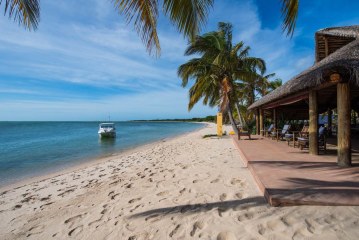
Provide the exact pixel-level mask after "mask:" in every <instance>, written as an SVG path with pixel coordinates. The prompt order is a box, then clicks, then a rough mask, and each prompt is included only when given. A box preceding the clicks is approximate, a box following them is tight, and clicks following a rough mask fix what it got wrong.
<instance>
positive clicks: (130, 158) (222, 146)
mask: <svg viewBox="0 0 359 240" xmlns="http://www.w3.org/2000/svg"><path fill="white" fill-rule="evenodd" d="M229 130H230V128H229V127H227V132H228V131H229ZM215 132H216V131H215V125H213V124H210V125H208V126H207V127H205V128H203V129H201V130H199V131H195V132H192V133H189V134H186V135H182V136H180V137H177V138H173V139H168V140H164V141H162V142H158V143H155V144H150V145H146V146H144V147H140V148H137V149H135V150H131V151H128V152H125V153H121V154H118V155H114V156H112V157H109V158H106V159H102V160H101V161H100V162H96V163H92V164H90V165H88V166H86V167H80V168H78V169H77V170H73V169H72V170H69V171H68V172H65V173H61V174H58V175H56V176H55V175H54V176H52V177H44V178H43V180H39V181H35V182H34V181H33V180H32V182H31V181H30V180H29V181H28V183H26V184H22V185H19V186H17V187H12V188H9V187H7V188H6V187H5V188H3V189H2V190H1V192H0V219H1V221H0V239H124V240H135V239H137V240H138V239H217V240H225V239H227V240H233V239H358V238H359V207H331V206H323V207H320V206H297V207H277V208H275V207H270V206H269V205H267V203H266V202H265V200H264V198H263V197H262V194H261V193H260V191H259V190H258V188H257V186H256V184H255V182H254V180H253V178H252V176H251V174H250V172H249V170H248V169H247V168H246V167H244V165H243V163H242V161H241V159H240V156H239V153H238V150H237V149H236V147H235V145H234V144H233V142H232V139H231V137H230V136H224V137H223V138H221V139H218V138H215V137H213V138H205V139H203V138H202V136H204V135H206V134H214V133H215ZM259 151H260V149H259Z"/></svg>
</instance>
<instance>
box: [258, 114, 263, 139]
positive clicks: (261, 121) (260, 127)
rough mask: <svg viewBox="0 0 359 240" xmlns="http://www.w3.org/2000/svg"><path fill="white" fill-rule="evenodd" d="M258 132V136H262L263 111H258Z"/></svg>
mask: <svg viewBox="0 0 359 240" xmlns="http://www.w3.org/2000/svg"><path fill="white" fill-rule="evenodd" d="M259 130H260V134H261V135H262V136H264V131H263V130H264V116H263V109H259Z"/></svg>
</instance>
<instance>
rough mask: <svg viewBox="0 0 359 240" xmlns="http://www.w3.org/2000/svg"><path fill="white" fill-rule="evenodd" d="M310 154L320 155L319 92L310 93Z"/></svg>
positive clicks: (312, 91)
mask: <svg viewBox="0 0 359 240" xmlns="http://www.w3.org/2000/svg"><path fill="white" fill-rule="evenodd" d="M309 153H310V154H313V155H318V153H319V151H318V101H317V92H316V91H315V90H311V91H309Z"/></svg>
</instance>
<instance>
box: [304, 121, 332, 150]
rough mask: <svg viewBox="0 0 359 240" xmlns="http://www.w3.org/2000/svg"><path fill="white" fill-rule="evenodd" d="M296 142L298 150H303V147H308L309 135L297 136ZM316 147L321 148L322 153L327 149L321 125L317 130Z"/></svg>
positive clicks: (323, 129) (323, 128)
mask: <svg viewBox="0 0 359 240" xmlns="http://www.w3.org/2000/svg"><path fill="white" fill-rule="evenodd" d="M298 144H299V148H300V150H303V148H308V147H309V136H307V137H299V138H298ZM318 147H319V150H320V149H322V150H323V151H324V153H326V151H327V141H326V137H325V127H324V126H321V127H320V128H319V131H318Z"/></svg>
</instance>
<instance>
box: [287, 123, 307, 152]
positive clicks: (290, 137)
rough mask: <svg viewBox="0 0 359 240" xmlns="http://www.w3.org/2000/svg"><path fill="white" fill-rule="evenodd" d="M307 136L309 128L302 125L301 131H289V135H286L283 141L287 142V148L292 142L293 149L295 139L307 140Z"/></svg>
mask: <svg viewBox="0 0 359 240" xmlns="http://www.w3.org/2000/svg"><path fill="white" fill-rule="evenodd" d="M308 134H309V126H308V125H304V126H303V128H302V130H301V131H291V133H286V134H285V136H284V139H285V140H286V141H287V143H288V146H289V143H290V142H291V141H293V147H295V142H296V141H295V140H296V138H297V137H301V138H308ZM296 135H297V136H296ZM298 145H299V144H298Z"/></svg>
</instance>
